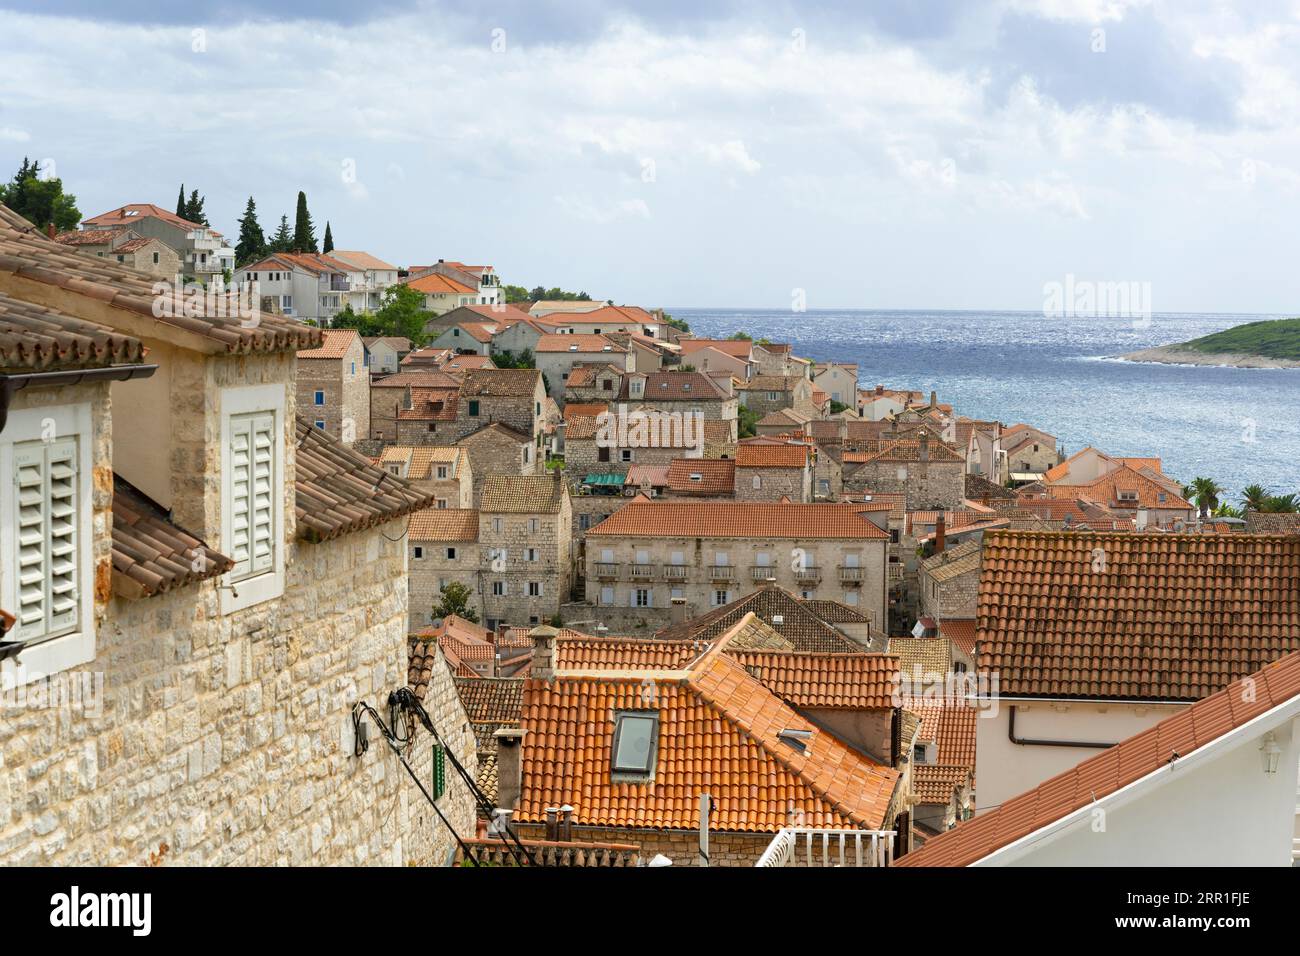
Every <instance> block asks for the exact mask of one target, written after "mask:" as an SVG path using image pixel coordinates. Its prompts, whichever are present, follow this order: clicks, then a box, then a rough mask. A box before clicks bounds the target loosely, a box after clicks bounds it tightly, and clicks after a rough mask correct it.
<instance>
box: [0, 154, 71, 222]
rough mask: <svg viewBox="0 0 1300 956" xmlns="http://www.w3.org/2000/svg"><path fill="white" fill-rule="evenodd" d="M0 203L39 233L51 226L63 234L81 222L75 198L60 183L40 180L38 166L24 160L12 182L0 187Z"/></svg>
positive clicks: (52, 180)
mask: <svg viewBox="0 0 1300 956" xmlns="http://www.w3.org/2000/svg"><path fill="white" fill-rule="evenodd" d="M0 203H4V204H5V205H6V206H8V207H9V208H10V209H12V210H13V211H14V212H16V213H18V215H20V216H22V217H23V218H24V219H26V220H27V221H28V222H30V223H32V224H34V225H36V226H38V227H40V228H41V229H45V228H46V227H47V226H49V225H50V224H51V223H53V224H54V228H55V229H56V230H58V231H59V232H63V231H66V230H68V229H75V228H76V226H77V223H79V222H80V221H81V210H79V209H78V208H77V197H76V196H74V195H72V194H71V193H65V192H64V191H63V180H61V179H42V178H41V165H40V163H39V162H35V161H32V160H29V159H28V158H27V157H26V156H24V157H23V161H22V165H20V166H19V167H18V172H17V173H16V174H15V175H14V178H13V179H12V180H10V181H9V182H8V183H5V184H3V185H0Z"/></svg>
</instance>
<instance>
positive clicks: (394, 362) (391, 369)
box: [361, 335, 411, 375]
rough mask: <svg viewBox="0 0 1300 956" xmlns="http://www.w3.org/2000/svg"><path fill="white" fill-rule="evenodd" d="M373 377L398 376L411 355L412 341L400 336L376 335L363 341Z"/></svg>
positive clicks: (368, 365)
mask: <svg viewBox="0 0 1300 956" xmlns="http://www.w3.org/2000/svg"><path fill="white" fill-rule="evenodd" d="M361 342H362V344H363V345H365V347H366V368H368V369H369V370H370V374H371V375H396V374H397V372H398V371H399V370H400V369H401V366H402V359H404V358H406V356H408V355H410V354H411V340H410V339H408V338H405V337H404V336H400V335H374V336H369V337H367V338H363V339H362V340H361Z"/></svg>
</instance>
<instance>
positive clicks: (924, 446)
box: [917, 428, 930, 465]
mask: <svg viewBox="0 0 1300 956" xmlns="http://www.w3.org/2000/svg"><path fill="white" fill-rule="evenodd" d="M917 444H918V446H919V451H918V454H919V456H920V459H921V464H923V465H924V464H925V463H926V462H928V461H929V460H930V433H929V432H928V431H926V430H925V429H924V428H922V429H921V437H920V440H919V441H918V443H917Z"/></svg>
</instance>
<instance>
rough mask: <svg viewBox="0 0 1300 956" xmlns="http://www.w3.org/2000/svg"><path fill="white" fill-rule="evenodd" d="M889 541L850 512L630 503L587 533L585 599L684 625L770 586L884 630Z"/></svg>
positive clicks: (817, 507)
mask: <svg viewBox="0 0 1300 956" xmlns="http://www.w3.org/2000/svg"><path fill="white" fill-rule="evenodd" d="M888 543H889V535H888V534H886V533H885V532H884V531H882V530H881V529H880V528H879V527H877V526H876V525H875V524H874V523H872V521H870V520H869V518H867V517H864V516H863V515H862V514H860V513H859V511H858V510H857V509H856V508H855V507H854V506H853V505H844V504H771V503H759V502H714V501H674V500H660V501H649V500H647V499H645V498H640V497H638V498H635V499H633V500H632V501H631V502H629V503H628V505H627V506H626V507H624V508H623V509H621V510H620V511H618V512H616V513H615V514H613V515H611V516H610V517H609V518H607V519H606V520H605V521H603V522H601V523H600V524H599V525H597V526H596V527H594V528H592V529H591V530H590V531H588V532H587V548H586V557H585V570H586V577H585V579H586V599H587V603H588V604H591V605H596V606H608V607H629V608H664V607H669V606H670V605H671V604H672V602H673V601H674V600H677V599H680V600H683V601H685V605H686V612H687V614H689V615H695V614H702V613H704V612H705V611H706V610H708V609H709V608H714V607H721V606H723V605H726V604H729V603H731V602H732V601H733V600H735V599H736V598H737V597H739V596H740V595H742V594H745V593H747V592H749V591H751V590H753V589H754V588H756V587H759V586H761V585H763V584H767V583H775V584H777V585H779V586H781V587H784V588H788V589H790V590H792V591H794V592H796V593H798V594H800V595H801V596H802V597H804V598H813V599H830V600H835V601H838V602H840V603H842V604H846V605H848V606H849V607H852V608H855V609H856V610H858V611H860V612H861V613H863V614H866V615H868V616H869V617H870V618H871V620H872V621H873V622H874V623H875V624H876V626H877V627H878V628H880V629H882V630H883V629H884V621H885V608H886V605H885V564H886V560H885V558H886V554H885V549H886V546H887V545H888Z"/></svg>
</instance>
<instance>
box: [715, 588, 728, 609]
mask: <svg viewBox="0 0 1300 956" xmlns="http://www.w3.org/2000/svg"><path fill="white" fill-rule="evenodd" d="M730 603H731V598H730V597H729V596H728V594H727V592H726V591H714V592H713V606H714V607H722V606H723V605H724V604H730Z"/></svg>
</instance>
